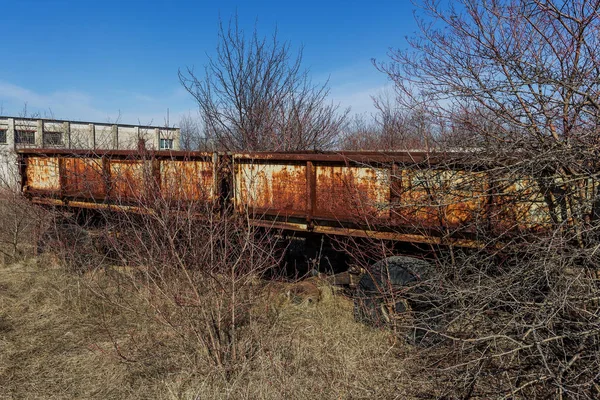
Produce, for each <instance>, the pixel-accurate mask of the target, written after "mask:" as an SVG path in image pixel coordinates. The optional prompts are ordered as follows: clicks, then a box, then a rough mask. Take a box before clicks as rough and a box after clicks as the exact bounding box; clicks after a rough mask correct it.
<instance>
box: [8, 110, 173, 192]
mask: <svg viewBox="0 0 600 400" xmlns="http://www.w3.org/2000/svg"><path fill="white" fill-rule="evenodd" d="M180 137H181V134H180V130H179V128H165V127H160V126H142V125H126V124H109V123H99V122H83V121H64V120H55V119H39V118H20V117H3V116H0V186H5V187H6V186H9V187H13V186H14V185H15V184H16V182H18V179H17V175H18V170H17V156H16V152H15V149H18V148H22V147H32V148H67V149H89V150H136V149H139V146H140V145H144V146H145V148H146V149H152V150H179V143H180Z"/></svg>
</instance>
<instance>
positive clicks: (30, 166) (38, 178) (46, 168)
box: [27, 157, 60, 191]
mask: <svg viewBox="0 0 600 400" xmlns="http://www.w3.org/2000/svg"><path fill="white" fill-rule="evenodd" d="M27 184H28V185H29V187H30V188H31V189H34V190H45V191H60V173H59V164H58V158H57V157H28V158H27Z"/></svg>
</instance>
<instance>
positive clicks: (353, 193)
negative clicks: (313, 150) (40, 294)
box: [314, 165, 391, 221]
mask: <svg viewBox="0 0 600 400" xmlns="http://www.w3.org/2000/svg"><path fill="white" fill-rule="evenodd" d="M390 172H391V171H390V169H389V168H375V167H369V166H359V167H351V166H333V165H318V166H317V167H316V209H315V211H314V215H315V216H319V217H325V218H334V219H338V220H341V221H355V220H357V219H358V220H364V219H371V218H376V219H382V218H383V219H387V218H388V216H389V202H390Z"/></svg>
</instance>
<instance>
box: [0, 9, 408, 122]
mask: <svg viewBox="0 0 600 400" xmlns="http://www.w3.org/2000/svg"><path fill="white" fill-rule="evenodd" d="M0 7H1V10H2V22H1V24H0V26H1V29H2V31H3V35H2V37H3V39H0V51H1V54H2V58H3V62H1V63H0V107H1V109H0V114H3V115H19V114H21V113H22V112H23V108H24V104H25V103H27V110H28V112H29V113H31V112H40V113H41V114H42V115H43V116H54V117H55V118H60V119H71V120H91V121H99V122H104V121H111V122H113V121H115V120H116V119H117V117H119V115H120V122H122V123H138V122H140V123H142V124H157V125H162V124H164V123H165V119H166V114H167V109H169V114H170V123H171V125H173V124H176V123H177V120H178V118H179V116H180V115H182V114H186V113H190V112H191V113H192V115H193V114H194V113H195V112H196V106H195V103H194V100H193V98H192V97H191V96H190V95H189V94H188V93H187V92H185V90H184V89H183V88H182V87H181V84H180V83H179V80H178V77H177V71H178V69H180V68H181V69H184V68H186V67H188V66H190V67H195V69H196V70H197V71H202V70H203V65H204V64H205V63H206V61H207V55H211V54H214V51H215V47H216V43H217V25H218V21H219V17H221V18H223V19H224V20H228V19H229V18H230V17H231V16H232V15H234V14H235V13H236V12H237V14H238V17H239V21H240V25H241V26H242V27H243V28H244V29H245V30H247V31H251V30H252V27H253V25H254V23H255V21H257V26H258V31H259V33H260V34H262V35H269V34H270V33H271V32H272V31H273V30H274V28H275V27H276V26H277V28H278V31H279V38H280V39H281V40H285V41H289V42H291V44H292V46H295V47H296V48H297V47H298V46H301V45H303V46H304V59H303V60H304V67H305V68H308V69H309V70H310V74H311V76H312V79H313V82H315V83H316V82H324V81H325V80H327V79H329V86H330V87H331V96H330V97H331V100H332V101H334V102H336V103H340V105H341V106H342V107H351V108H352V111H353V112H356V113H362V112H370V111H372V110H373V108H372V104H371V99H370V95H372V94H376V93H378V92H379V91H381V90H382V88H384V87H385V86H386V85H387V84H388V83H387V79H386V77H385V76H384V75H383V74H381V73H380V72H378V71H377V70H376V69H375V68H374V67H373V66H372V64H371V58H377V59H382V60H383V59H385V58H386V53H387V51H388V49H389V48H390V47H394V48H404V47H406V44H405V37H406V36H407V35H408V36H410V35H412V34H413V32H414V31H415V30H416V25H415V23H414V21H413V14H412V10H413V8H414V6H413V5H412V4H411V3H410V1H408V0H396V1H392V0H390V1H377V0H372V1H352V0H348V1H327V0H321V1H312V0H310V1H285V0H280V1H239V0H238V1H225V0H224V1H203V0H198V1H162V0H148V1H142V0H122V1H112V0H79V1H74V0H73V1H67V0H62V1H60V0H23V1H17V0H0Z"/></svg>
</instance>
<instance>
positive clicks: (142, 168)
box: [109, 159, 153, 200]
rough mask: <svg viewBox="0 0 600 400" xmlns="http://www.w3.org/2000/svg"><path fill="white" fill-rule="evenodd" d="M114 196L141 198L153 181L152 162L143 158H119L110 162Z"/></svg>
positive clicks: (131, 198)
mask: <svg viewBox="0 0 600 400" xmlns="http://www.w3.org/2000/svg"><path fill="white" fill-rule="evenodd" d="M109 170H110V182H111V192H110V195H111V197H112V198H116V199H124V200H141V199H143V198H144V194H145V193H146V192H147V189H148V186H149V183H150V182H152V179H153V178H152V164H151V162H149V161H143V160H117V159H111V160H110V162H109Z"/></svg>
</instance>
